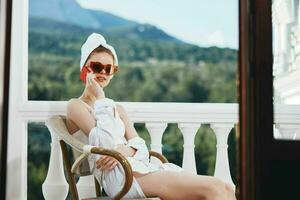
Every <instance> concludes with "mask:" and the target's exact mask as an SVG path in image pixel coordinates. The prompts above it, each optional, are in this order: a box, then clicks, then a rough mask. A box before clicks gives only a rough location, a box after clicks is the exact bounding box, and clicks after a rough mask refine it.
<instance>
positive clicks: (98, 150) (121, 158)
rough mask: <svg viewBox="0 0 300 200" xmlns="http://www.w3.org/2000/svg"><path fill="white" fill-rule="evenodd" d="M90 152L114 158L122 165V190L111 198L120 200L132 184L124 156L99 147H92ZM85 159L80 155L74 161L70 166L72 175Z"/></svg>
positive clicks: (128, 166) (129, 167)
mask: <svg viewBox="0 0 300 200" xmlns="http://www.w3.org/2000/svg"><path fill="white" fill-rule="evenodd" d="M90 152H91V153H94V154H99V155H106V156H111V157H113V158H115V159H116V160H117V161H119V163H120V164H121V165H122V167H123V169H124V173H125V182H124V185H123V188H122V190H121V191H120V192H119V193H118V194H117V195H116V196H115V197H114V198H113V199H121V198H122V197H123V196H125V195H126V194H127V192H128V191H129V190H130V188H131V185H132V182H133V174H132V168H131V166H130V163H129V162H128V160H127V159H126V158H125V156H123V155H122V154H121V153H119V152H117V151H115V150H110V149H105V148H101V147H92V148H91V150H90ZM86 157H87V155H86V154H82V155H80V156H79V157H78V158H77V159H76V160H75V162H74V164H73V166H72V173H74V172H75V171H76V170H77V168H78V167H79V166H80V164H81V162H82V161H83V159H84V158H86Z"/></svg>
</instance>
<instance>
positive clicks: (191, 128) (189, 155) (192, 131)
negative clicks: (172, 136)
mask: <svg viewBox="0 0 300 200" xmlns="http://www.w3.org/2000/svg"><path fill="white" fill-rule="evenodd" d="M200 126H201V125H200V124H198V123H197V124H195V123H179V124H178V128H179V129H180V131H181V133H182V135H183V142H184V144H183V147H184V149H183V161H182V168H183V169H185V170H187V171H189V172H192V173H194V174H197V169H196V162H195V151H194V150H195V143H194V140H195V135H196V133H197V131H198V129H199V128H200Z"/></svg>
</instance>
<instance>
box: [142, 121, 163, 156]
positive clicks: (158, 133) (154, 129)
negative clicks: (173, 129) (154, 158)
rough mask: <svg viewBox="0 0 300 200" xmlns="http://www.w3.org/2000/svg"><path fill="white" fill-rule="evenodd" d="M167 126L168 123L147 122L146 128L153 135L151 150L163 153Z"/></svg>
mask: <svg viewBox="0 0 300 200" xmlns="http://www.w3.org/2000/svg"><path fill="white" fill-rule="evenodd" d="M167 126H168V124H167V123H146V128H147V130H148V131H149V134H150V137H151V150H153V151H156V152H158V153H162V150H161V149H162V144H161V141H162V136H163V133H164V131H165V129H166V128H167Z"/></svg>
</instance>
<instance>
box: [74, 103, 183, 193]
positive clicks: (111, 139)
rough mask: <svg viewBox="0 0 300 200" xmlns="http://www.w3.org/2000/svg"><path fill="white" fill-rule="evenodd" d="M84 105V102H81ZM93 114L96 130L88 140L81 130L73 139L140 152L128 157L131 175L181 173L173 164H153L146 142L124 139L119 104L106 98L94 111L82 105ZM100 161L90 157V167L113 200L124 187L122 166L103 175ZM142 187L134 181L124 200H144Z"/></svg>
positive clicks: (139, 139) (90, 134)
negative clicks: (129, 199) (142, 199)
mask: <svg viewBox="0 0 300 200" xmlns="http://www.w3.org/2000/svg"><path fill="white" fill-rule="evenodd" d="M82 102H83V101H82ZM83 103H84V104H85V105H86V106H88V108H89V109H90V111H91V112H92V113H93V114H94V116H95V119H96V121H97V125H96V127H94V128H93V129H92V130H91V132H90V133H89V137H87V136H86V134H84V133H83V132H82V131H81V130H78V131H77V132H75V133H74V134H73V136H74V137H76V138H77V139H79V140H81V141H82V142H84V143H89V144H90V145H93V146H99V147H103V148H108V149H114V148H115V146H116V145H118V144H124V145H129V146H132V147H134V148H135V149H137V151H136V153H135V155H134V156H133V157H126V158H127V160H128V161H129V163H130V165H131V167H132V171H134V172H139V173H142V174H147V173H151V172H155V171H162V170H167V171H177V172H181V171H183V169H182V168H181V167H179V166H177V165H175V164H172V163H164V164H163V163H150V160H149V152H148V149H147V147H146V145H145V142H144V140H142V139H141V138H140V137H136V138H133V139H131V140H128V141H127V140H126V138H125V125H124V123H123V121H122V119H121V118H120V116H119V115H118V113H117V112H116V113H115V114H114V112H115V111H116V104H115V102H114V101H113V100H111V99H108V98H105V99H101V100H97V101H96V102H95V105H94V108H91V107H90V106H89V105H88V104H86V103H85V102H83ZM99 158H100V155H96V154H93V155H90V156H89V158H88V160H89V165H90V169H91V172H92V173H93V174H94V176H95V177H96V179H97V180H98V181H99V183H101V185H102V186H103V188H104V190H105V192H106V193H107V195H108V196H109V197H114V196H115V195H116V194H117V193H118V192H119V191H120V190H121V188H122V186H123V183H124V171H123V168H122V166H121V164H118V165H117V166H116V167H115V168H114V169H113V170H111V171H107V170H105V171H101V170H100V169H97V168H96V165H95V162H96V161H97V160H98V159H99ZM145 197H146V196H145V194H144V193H143V191H142V189H141V187H140V185H139V184H138V182H137V181H136V179H135V178H133V183H132V187H131V188H130V190H129V192H128V193H127V194H126V195H125V196H124V198H145Z"/></svg>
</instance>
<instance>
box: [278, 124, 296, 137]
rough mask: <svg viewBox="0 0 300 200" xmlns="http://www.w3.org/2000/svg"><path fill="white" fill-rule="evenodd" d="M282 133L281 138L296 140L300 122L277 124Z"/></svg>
mask: <svg viewBox="0 0 300 200" xmlns="http://www.w3.org/2000/svg"><path fill="white" fill-rule="evenodd" d="M275 127H276V128H277V129H278V130H279V133H280V134H281V139H284V140H294V139H296V133H297V129H298V128H299V124H276V126H275Z"/></svg>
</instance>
